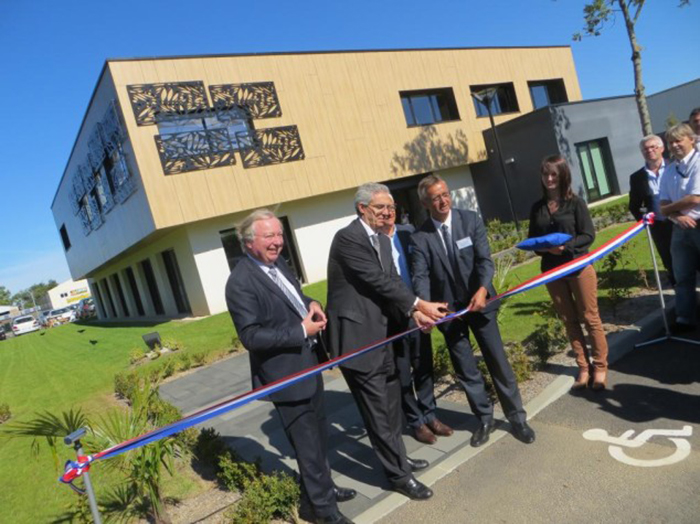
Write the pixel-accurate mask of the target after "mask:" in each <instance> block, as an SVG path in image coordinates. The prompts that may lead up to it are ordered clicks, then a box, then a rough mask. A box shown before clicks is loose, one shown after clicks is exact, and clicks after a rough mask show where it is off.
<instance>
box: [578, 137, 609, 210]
mask: <svg viewBox="0 0 700 524" xmlns="http://www.w3.org/2000/svg"><path fill="white" fill-rule="evenodd" d="M592 144H597V145H598V148H599V149H600V152H601V158H602V160H603V169H604V170H605V173H604V175H605V181H606V182H607V184H608V189H609V192H608V193H606V194H604V195H601V194H600V185H599V184H598V179H599V178H598V176H596V173H592V175H593V177H594V178H593V182H594V183H595V186H596V187H595V188H594V191H592V190H589V189H588V187H587V185H586V175H585V173H584V166H583V162H582V159H581V151H580V149H581V148H585V153H586V155H587V157H588V161H589V164H590V165H592V166H594V164H593V156H592V154H591V147H590V146H591V145H592ZM574 149H575V150H576V159H577V160H578V163H579V169H580V170H581V173H580V174H581V181H582V183H583V190H584V191H585V193H586V201H587V202H588V203H589V204H590V203H593V202H598V201H600V200H604V199H606V198H609V197H611V196H614V195H616V194H619V193H620V190H619V187H618V185H617V175H616V173H615V164H614V162H613V158H612V152H611V150H610V142H609V141H608V138H607V137H600V138H594V139H592V140H584V141H583V142H577V143H575V144H574Z"/></svg>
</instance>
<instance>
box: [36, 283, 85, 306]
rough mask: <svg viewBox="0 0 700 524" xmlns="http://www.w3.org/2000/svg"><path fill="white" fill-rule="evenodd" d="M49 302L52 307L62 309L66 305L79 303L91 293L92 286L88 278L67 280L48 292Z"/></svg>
mask: <svg viewBox="0 0 700 524" xmlns="http://www.w3.org/2000/svg"><path fill="white" fill-rule="evenodd" d="M46 294H47V295H48V302H49V304H50V308H51V309H61V308H64V307H66V306H71V305H73V304H77V303H78V302H80V301H81V300H82V299H84V298H88V297H90V296H92V295H91V293H90V286H89V285H88V281H87V280H78V281H77V282H76V281H73V280H66V281H65V282H62V283H60V284H59V285H57V286H56V287H54V288H52V289H50V290H49V291H48V293H46Z"/></svg>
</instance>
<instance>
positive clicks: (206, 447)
mask: <svg viewBox="0 0 700 524" xmlns="http://www.w3.org/2000/svg"><path fill="white" fill-rule="evenodd" d="M191 449H192V453H193V454H194V456H195V457H197V460H199V461H200V462H203V463H204V464H208V465H210V466H214V467H218V466H219V457H220V456H221V455H223V454H224V453H225V452H226V444H224V441H223V440H222V439H221V435H219V433H218V432H217V431H216V430H215V429H214V428H204V429H202V430H201V431H200V432H199V435H197V440H196V441H195V442H194V445H193V446H192V448H191Z"/></svg>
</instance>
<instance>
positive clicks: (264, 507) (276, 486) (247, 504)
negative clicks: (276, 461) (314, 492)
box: [225, 472, 300, 524]
mask: <svg viewBox="0 0 700 524" xmlns="http://www.w3.org/2000/svg"><path fill="white" fill-rule="evenodd" d="M299 496H300V490H299V484H297V482H296V480H295V479H294V478H292V477H291V476H289V475H287V474H285V473H279V472H276V473H274V474H272V475H262V476H260V477H258V478H256V479H255V480H253V481H252V482H251V483H250V484H249V485H248V487H247V489H246V490H245V493H244V494H243V497H241V499H240V500H239V501H238V503H237V504H236V505H235V506H234V507H233V508H232V510H230V511H229V512H227V513H226V514H225V518H226V519H227V520H228V521H229V522H231V523H232V524H267V523H268V522H270V521H271V520H272V519H284V520H287V521H292V522H297V521H298V506H299Z"/></svg>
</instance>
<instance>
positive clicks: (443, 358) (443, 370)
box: [433, 342, 455, 379]
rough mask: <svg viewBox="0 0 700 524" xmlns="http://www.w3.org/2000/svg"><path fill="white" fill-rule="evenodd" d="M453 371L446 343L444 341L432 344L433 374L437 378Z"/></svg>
mask: <svg viewBox="0 0 700 524" xmlns="http://www.w3.org/2000/svg"><path fill="white" fill-rule="evenodd" d="M454 371H455V370H454V367H452V359H450V351H449V350H448V349H447V345H446V344H445V343H444V342H442V343H440V344H439V345H437V344H433V376H434V377H435V378H436V379H439V378H443V377H445V376H447V375H453V374H454Z"/></svg>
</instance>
